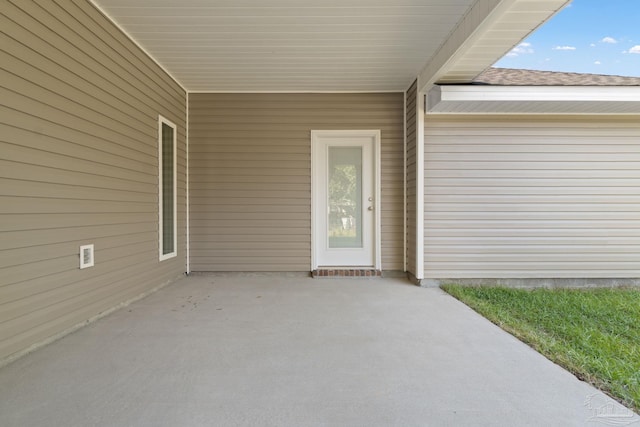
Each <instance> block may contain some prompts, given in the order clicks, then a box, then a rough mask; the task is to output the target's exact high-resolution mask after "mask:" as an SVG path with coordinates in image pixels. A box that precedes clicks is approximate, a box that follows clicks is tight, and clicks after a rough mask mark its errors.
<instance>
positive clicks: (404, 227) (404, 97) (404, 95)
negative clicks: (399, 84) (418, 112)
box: [402, 89, 408, 272]
mask: <svg viewBox="0 0 640 427" xmlns="http://www.w3.org/2000/svg"><path fill="white" fill-rule="evenodd" d="M407 90H408V89H407ZM402 108H403V115H402V117H403V119H402V123H403V126H402V128H403V132H404V142H403V143H404V149H403V150H402V153H403V155H402V157H403V168H402V171H403V177H404V179H403V181H404V183H403V191H404V195H403V198H402V201H403V206H404V208H403V215H402V220H403V223H402V236H403V244H402V248H403V252H404V254H403V256H402V271H405V272H406V271H407V92H406V91H404V92H403V93H402Z"/></svg>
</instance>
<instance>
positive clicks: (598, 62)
mask: <svg viewBox="0 0 640 427" xmlns="http://www.w3.org/2000/svg"><path fill="white" fill-rule="evenodd" d="M594 64H595V65H600V64H602V62H600V61H596V62H594Z"/></svg>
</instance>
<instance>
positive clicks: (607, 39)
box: [600, 37, 618, 44]
mask: <svg viewBox="0 0 640 427" xmlns="http://www.w3.org/2000/svg"><path fill="white" fill-rule="evenodd" d="M600 41H601V42H602V43H609V44H616V43H618V40H616V39H614V38H613V37H605V38H603V39H602V40H600Z"/></svg>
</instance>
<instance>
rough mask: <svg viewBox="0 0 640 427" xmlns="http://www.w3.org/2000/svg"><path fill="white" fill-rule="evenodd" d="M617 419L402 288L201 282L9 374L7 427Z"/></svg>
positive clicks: (431, 295)
mask: <svg viewBox="0 0 640 427" xmlns="http://www.w3.org/2000/svg"><path fill="white" fill-rule="evenodd" d="M611 408H613V412H612V410H611ZM607 411H608V412H607ZM611 413H617V414H619V415H621V414H623V413H624V408H622V407H620V406H619V405H618V404H617V403H615V402H614V401H612V400H611V399H609V398H608V397H606V396H604V395H603V394H602V393H600V392H598V391H597V390H595V389H594V388H592V387H590V386H589V385H587V384H585V383H583V382H581V381H579V380H577V379H576V378H575V377H574V376H573V375H571V374H569V373H568V372H566V371H565V370H563V369H561V368H560V367H558V366H556V365H555V364H553V363H551V362H549V361H548V360H547V359H545V358H544V357H542V356H541V355H539V354H538V353H536V352H535V351H533V350H532V349H530V348H529V347H527V346H526V345H524V344H522V343H521V342H519V341H518V340H516V339H515V338H513V337H512V336H511V335H509V334H507V333H505V332H503V331H502V330H500V329H499V328H497V327H496V326H494V325H493V324H491V323H490V322H488V321H487V320H485V319H484V318H482V317H480V316H479V315H477V314H476V313H475V312H473V311H472V310H470V309H469V308H467V307H466V306H464V305H463V304H461V303H459V302H458V301H456V300H455V299H453V298H452V297H450V296H448V295H446V294H445V293H443V292H442V291H441V290H439V289H435V288H430V289H425V288H419V287H416V286H413V285H410V284H409V283H408V282H406V281H404V280H402V279H360V280H353V279H351V280H349V279H336V280H313V279H308V278H301V277H286V276H282V277H279V276H269V277H260V276H250V277H233V276H195V277H190V278H187V279H184V280H182V281H180V282H178V283H176V284H174V285H171V286H169V287H166V288H164V289H163V290H161V291H159V292H157V293H155V294H153V295H151V296H149V297H147V298H146V299H144V300H141V301H138V302H136V303H134V304H132V305H130V306H129V307H126V308H124V309H122V310H120V311H118V312H116V313H114V314H112V315H110V316H108V317H106V318H104V319H101V320H100V321H98V322H96V323H95V324H92V325H90V326H88V327H86V328H83V329H82V330H80V331H78V332H76V333H74V334H72V335H69V336H67V337H65V338H63V339H61V340H59V341H57V342H55V343H53V344H52V345H49V346H47V347H45V348H43V349H41V350H39V351H37V352H35V353H33V354H30V355H28V356H26V357H24V358H22V359H20V360H18V361H16V362H14V363H12V364H11V365H8V366H6V367H5V368H3V369H1V370H0V425H2V426H7V427H8V426H32V427H33V426H65V427H69V426H510V427H513V426H562V427H567V426H598V425H607V424H606V422H608V421H611V420H612V419H613V418H612V416H611V415H610V414H611ZM608 414H609V415H608ZM597 415H600V417H598V416H597ZM603 415H604V416H603ZM627 415H628V417H627V418H623V421H626V422H627V425H633V424H635V423H638V424H637V425H639V426H640V417H638V416H637V415H635V414H633V413H631V414H630V415H629V414H628V413H627ZM618 418H620V417H618ZM616 425H620V424H616Z"/></svg>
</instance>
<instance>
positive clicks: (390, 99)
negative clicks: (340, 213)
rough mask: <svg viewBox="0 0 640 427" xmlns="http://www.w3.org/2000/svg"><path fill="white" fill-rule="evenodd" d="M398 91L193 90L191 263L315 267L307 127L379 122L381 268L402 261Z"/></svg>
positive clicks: (212, 267)
mask: <svg viewBox="0 0 640 427" xmlns="http://www.w3.org/2000/svg"><path fill="white" fill-rule="evenodd" d="M402 111H403V108H402V94H401V93H387V94H384V93H381V94H375V93H372V94H206V93H200V94H199V93H192V94H189V119H190V123H189V136H190V141H189V150H190V160H189V162H190V193H191V213H190V226H191V267H192V269H193V270H194V271H309V269H310V266H311V130H312V129H314V130H330V129H380V130H381V134H382V146H381V151H382V156H381V163H382V166H381V167H382V178H381V179H382V183H381V185H382V188H381V191H382V267H383V269H386V270H401V269H402V265H403V260H402V257H403V236H402V233H403V218H402V217H403V206H402V204H403V201H402V199H403V176H402V167H403V157H402V150H403V148H402V147H403V129H402Z"/></svg>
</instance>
